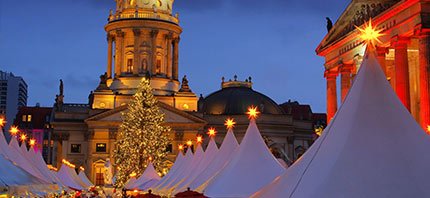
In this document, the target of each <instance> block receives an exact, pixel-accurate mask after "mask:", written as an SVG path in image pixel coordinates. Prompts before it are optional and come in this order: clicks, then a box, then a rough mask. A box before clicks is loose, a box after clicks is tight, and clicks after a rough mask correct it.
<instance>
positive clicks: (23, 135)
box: [19, 134, 27, 142]
mask: <svg viewBox="0 0 430 198" xmlns="http://www.w3.org/2000/svg"><path fill="white" fill-rule="evenodd" d="M19 139H21V141H23V142H24V141H25V140H26V139H27V135H25V134H22V135H21V137H19Z"/></svg>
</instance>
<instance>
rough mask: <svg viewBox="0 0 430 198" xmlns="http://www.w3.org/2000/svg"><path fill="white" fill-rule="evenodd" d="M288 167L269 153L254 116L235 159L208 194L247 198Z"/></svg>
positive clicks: (213, 182) (211, 185)
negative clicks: (283, 165)
mask: <svg viewBox="0 0 430 198" xmlns="http://www.w3.org/2000/svg"><path fill="white" fill-rule="evenodd" d="M284 170H285V168H284V167H282V166H281V165H280V164H279V162H278V160H277V159H276V158H275V157H274V156H273V155H272V153H270V151H269V148H268V147H267V146H266V144H265V143H264V140H263V138H262V137H261V134H260V131H259V130H258V128H257V124H256V123H255V120H254V119H251V121H250V122H249V126H248V129H247V130H246V133H245V137H244V138H243V140H242V143H241V144H240V146H239V148H238V149H237V150H236V152H235V153H234V154H233V157H232V160H231V161H230V162H229V163H228V164H227V165H226V167H225V168H224V169H223V170H222V171H221V172H220V173H219V174H218V175H217V177H216V178H214V179H213V180H212V181H211V182H210V183H209V185H208V186H207V187H206V189H205V195H206V196H209V197H248V196H249V195H251V194H252V193H254V192H255V191H257V190H258V189H260V188H261V187H263V186H265V185H266V184H268V183H270V181H272V180H273V179H274V178H275V177H277V176H279V175H280V174H281V173H282V172H283V171H284Z"/></svg>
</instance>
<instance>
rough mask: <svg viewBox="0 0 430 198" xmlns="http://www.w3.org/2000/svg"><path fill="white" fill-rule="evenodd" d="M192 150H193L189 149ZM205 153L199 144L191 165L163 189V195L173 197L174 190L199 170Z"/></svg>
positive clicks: (183, 169)
mask: <svg viewBox="0 0 430 198" xmlns="http://www.w3.org/2000/svg"><path fill="white" fill-rule="evenodd" d="M189 150H191V149H189ZM204 153H205V152H204V151H203V148H202V145H201V144H197V148H196V151H195V153H194V155H193V156H192V158H191V160H190V163H189V164H187V165H186V166H185V165H184V166H183V167H182V169H181V171H180V172H179V174H178V176H177V177H176V178H175V179H174V180H173V181H172V182H171V183H170V184H169V185H167V186H165V187H164V188H163V190H162V191H161V192H160V194H161V195H171V194H172V193H173V190H174V189H175V188H176V187H177V186H178V185H180V184H181V183H182V182H183V181H185V179H186V178H187V177H188V176H189V175H191V174H192V173H193V172H194V170H196V169H197V167H198V165H199V164H200V162H201V160H203V157H204Z"/></svg>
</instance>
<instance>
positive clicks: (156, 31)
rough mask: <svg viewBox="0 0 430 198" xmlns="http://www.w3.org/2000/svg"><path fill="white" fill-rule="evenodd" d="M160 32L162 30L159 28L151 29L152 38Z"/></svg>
mask: <svg viewBox="0 0 430 198" xmlns="http://www.w3.org/2000/svg"><path fill="white" fill-rule="evenodd" d="M159 32H160V31H159V30H152V31H151V37H152V38H155V37H157V35H158V33H159Z"/></svg>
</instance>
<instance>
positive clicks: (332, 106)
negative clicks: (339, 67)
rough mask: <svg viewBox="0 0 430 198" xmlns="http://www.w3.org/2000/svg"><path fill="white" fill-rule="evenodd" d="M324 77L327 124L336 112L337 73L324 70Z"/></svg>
mask: <svg viewBox="0 0 430 198" xmlns="http://www.w3.org/2000/svg"><path fill="white" fill-rule="evenodd" d="M324 77H325V78H326V80H327V124H328V123H329V122H330V121H331V119H332V118H333V116H334V114H336V111H337V90H336V89H337V88H336V77H337V71H331V70H326V71H325V72H324Z"/></svg>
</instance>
